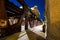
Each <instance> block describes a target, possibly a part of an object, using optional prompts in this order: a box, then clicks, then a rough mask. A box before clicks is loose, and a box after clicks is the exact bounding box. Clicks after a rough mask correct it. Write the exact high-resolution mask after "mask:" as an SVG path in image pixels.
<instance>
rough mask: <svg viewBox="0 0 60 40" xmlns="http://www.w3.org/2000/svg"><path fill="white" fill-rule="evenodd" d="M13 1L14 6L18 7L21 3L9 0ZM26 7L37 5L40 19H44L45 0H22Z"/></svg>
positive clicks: (11, 0)
mask: <svg viewBox="0 0 60 40" xmlns="http://www.w3.org/2000/svg"><path fill="white" fill-rule="evenodd" d="M9 1H10V2H13V3H14V4H15V5H16V6H18V7H20V6H21V4H19V3H18V2H17V0H9ZM24 1H25V2H26V4H27V5H28V7H30V8H31V7H33V6H35V5H36V6H38V10H39V12H40V19H42V20H43V19H44V7H45V0H24Z"/></svg>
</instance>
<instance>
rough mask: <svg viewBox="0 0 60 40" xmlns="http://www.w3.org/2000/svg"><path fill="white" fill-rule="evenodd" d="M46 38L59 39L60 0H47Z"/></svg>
mask: <svg viewBox="0 0 60 40" xmlns="http://www.w3.org/2000/svg"><path fill="white" fill-rule="evenodd" d="M46 2H47V3H46V4H47V8H46V9H47V15H46V16H47V19H48V30H47V31H48V33H47V34H48V36H47V39H48V40H60V0H47V1H46Z"/></svg>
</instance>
